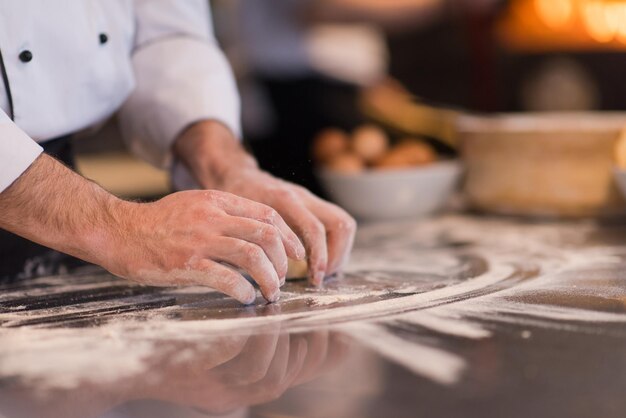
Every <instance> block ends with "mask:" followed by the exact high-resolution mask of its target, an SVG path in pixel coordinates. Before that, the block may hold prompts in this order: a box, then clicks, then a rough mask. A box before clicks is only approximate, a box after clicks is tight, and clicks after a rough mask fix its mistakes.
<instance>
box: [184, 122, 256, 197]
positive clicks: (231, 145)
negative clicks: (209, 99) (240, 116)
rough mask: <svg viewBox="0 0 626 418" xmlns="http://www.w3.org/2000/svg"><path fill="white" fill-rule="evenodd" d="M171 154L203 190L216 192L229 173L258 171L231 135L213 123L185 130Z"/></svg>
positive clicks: (219, 124) (204, 123)
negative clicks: (248, 170) (189, 172)
mask: <svg viewBox="0 0 626 418" xmlns="http://www.w3.org/2000/svg"><path fill="white" fill-rule="evenodd" d="M173 151H174V155H176V157H177V158H179V159H180V160H181V161H182V162H183V164H185V165H186V166H187V168H188V169H189V170H190V171H191V173H192V174H193V175H194V177H195V178H196V180H197V181H198V182H199V183H200V184H201V185H202V187H204V188H206V189H218V190H220V189H221V188H222V185H223V183H224V181H225V179H226V177H228V176H229V175H231V173H233V172H236V171H243V170H246V169H258V165H257V163H256V160H255V159H254V158H253V157H252V156H251V155H250V154H248V153H247V152H246V150H245V149H244V148H243V146H242V145H241V143H240V142H239V141H238V140H237V139H236V138H235V136H234V135H233V133H232V132H231V131H230V130H229V129H228V128H226V127H225V126H224V125H222V124H221V123H219V122H215V121H203V122H198V123H196V124H194V125H192V126H190V127H189V128H187V129H186V130H185V131H184V132H183V133H182V134H181V135H180V136H179V137H178V139H177V140H176V142H175V143H174V150H173Z"/></svg>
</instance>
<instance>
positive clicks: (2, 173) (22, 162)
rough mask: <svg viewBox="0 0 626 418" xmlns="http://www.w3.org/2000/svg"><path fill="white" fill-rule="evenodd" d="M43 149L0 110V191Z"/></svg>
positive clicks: (15, 178)
mask: <svg viewBox="0 0 626 418" xmlns="http://www.w3.org/2000/svg"><path fill="white" fill-rule="evenodd" d="M42 151H43V149H42V148H41V146H39V144H37V143H36V142H35V141H33V140H32V139H31V138H30V137H29V136H28V135H26V134H25V133H24V131H22V130H21V129H20V128H18V127H17V125H15V123H13V121H12V120H11V119H10V118H9V117H8V116H7V114H6V113H4V112H3V111H2V110H0V193H2V192H3V191H4V190H5V189H6V188H7V187H9V186H10V185H11V184H12V183H13V182H14V181H15V180H17V178H18V177H19V176H21V175H22V173H23V172H24V171H26V169H27V168H28V167H29V166H30V165H31V164H32V163H33V161H35V159H36V158H37V157H38V156H39V154H41V152H42Z"/></svg>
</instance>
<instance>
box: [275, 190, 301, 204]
mask: <svg viewBox="0 0 626 418" xmlns="http://www.w3.org/2000/svg"><path fill="white" fill-rule="evenodd" d="M273 194H274V197H275V198H276V199H278V200H283V201H284V200H293V199H294V198H295V197H296V194H295V193H294V192H293V190H289V189H285V188H281V189H278V190H276V191H275V192H274V193H273Z"/></svg>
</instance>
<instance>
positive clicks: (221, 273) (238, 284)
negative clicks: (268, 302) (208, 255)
mask: <svg viewBox="0 0 626 418" xmlns="http://www.w3.org/2000/svg"><path fill="white" fill-rule="evenodd" d="M176 276H177V277H176V279H177V280H178V281H180V282H184V283H185V284H187V285H196V286H208V287H211V288H213V289H215V290H218V291H220V292H222V293H224V294H226V295H228V296H231V297H233V298H235V299H237V300H238V301H239V302H241V303H243V304H245V305H250V304H252V303H254V301H255V299H256V291H255V290H254V286H252V285H251V284H250V282H248V281H247V280H246V279H245V278H244V277H243V276H242V275H241V274H239V273H237V272H236V271H234V270H232V269H230V268H228V267H226V266H223V265H221V264H219V263H216V262H214V261H211V260H206V259H201V260H198V261H195V262H191V263H190V264H189V268H188V269H187V270H184V271H178V272H177V273H176Z"/></svg>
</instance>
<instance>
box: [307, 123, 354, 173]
mask: <svg viewBox="0 0 626 418" xmlns="http://www.w3.org/2000/svg"><path fill="white" fill-rule="evenodd" d="M349 144H350V139H349V138H348V134H347V133H345V132H344V131H342V130H340V129H334V128H331V129H326V130H325V131H322V132H321V133H320V134H319V135H318V136H317V138H315V142H314V143H313V157H314V158H315V161H317V162H318V163H321V164H326V163H328V162H329V161H330V160H332V159H333V158H334V157H336V156H337V155H339V154H342V153H344V152H346V151H347V150H348V147H349Z"/></svg>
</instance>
